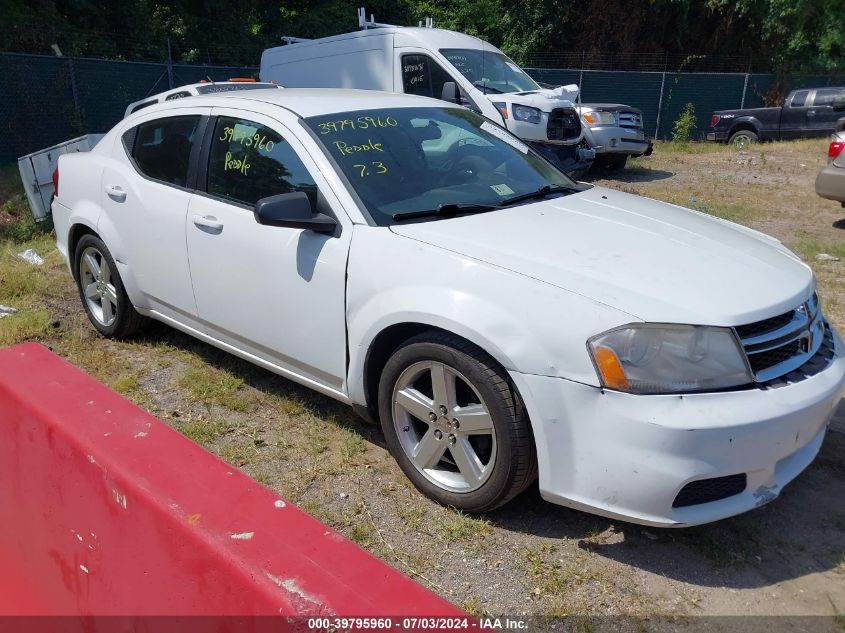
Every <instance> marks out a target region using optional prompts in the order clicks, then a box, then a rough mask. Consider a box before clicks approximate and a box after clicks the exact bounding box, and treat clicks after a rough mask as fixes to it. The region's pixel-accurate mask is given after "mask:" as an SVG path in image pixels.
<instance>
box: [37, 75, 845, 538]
mask: <svg viewBox="0 0 845 633" xmlns="http://www.w3.org/2000/svg"><path fill="white" fill-rule="evenodd" d="M54 177H55V180H56V184H57V196H56V199H55V201H54V202H53V207H52V209H53V218H54V222H55V226H56V233H57V236H58V247H59V250H60V251H61V253H62V254H63V255H64V257H65V258H66V259H67V262H68V265H69V268H70V270H71V272H72V274H73V278H74V279H75V281H76V284H77V285H78V288H79V295H80V298H81V301H82V305H83V306H84V309H85V310H86V312H87V314H88V317H89V318H90V320H91V323H92V324H93V326H94V327H95V328H96V329H97V330H98V331H99V332H100V333H101V334H102V335H104V336H107V337H115V338H122V337H127V336H130V335H132V334H133V333H135V332H137V331H138V329H139V328H140V327H141V326H142V325H143V323H144V321H145V320H146V319H148V318H152V319H157V320H159V321H163V322H164V323H167V324H169V325H171V326H173V327H175V328H178V329H179V330H182V331H184V332H187V333H189V334H191V335H192V336H195V337H197V338H199V339H201V340H203V341H206V342H208V343H210V344H211V345H215V346H217V347H219V348H221V349H224V350H227V351H228V352H231V353H232V354H235V355H237V356H240V357H242V358H245V359H248V360H250V361H252V362H253V363H256V364H257V365H260V366H262V367H265V368H267V369H269V370H270V371H273V372H276V373H277V374H279V375H280V376H283V377H285V378H288V379H290V380H294V381H296V382H299V383H301V384H303V385H307V386H309V387H311V388H313V389H315V390H317V391H319V392H321V393H323V394H326V395H328V396H330V397H332V398H336V399H337V400H340V401H342V402H345V403H348V404H350V405H352V406H353V407H354V408H355V409H356V410H357V411H358V412H359V413H360V414H361V415H363V416H365V417H367V418H369V419H371V420H373V421H375V420H378V421H379V422H380V424H381V427H382V429H383V432H384V436H385V441H386V444H387V447H388V448H389V450H390V452H391V453H392V455H393V456H394V457H395V459H396V460H397V462H398V463H399V465H400V466H401V468H402V470H403V471H404V473H405V474H406V475H407V476H408V478H409V479H410V480H411V481H412V482H413V483H414V485H415V486H416V487H417V488H418V489H419V490H420V491H422V492H423V493H424V494H426V495H428V496H429V497H430V498H432V499H434V500H436V501H438V502H439V503H442V504H446V505H449V506H453V507H455V508H459V509H462V510H465V511H468V512H483V511H488V510H491V509H493V508H496V507H498V506H500V505H502V504H504V503H505V502H507V501H508V500H510V499H512V498H513V497H514V496H516V495H518V494H519V493H520V492H521V491H523V490H524V489H526V488H527V487H528V486H530V485H532V484H533V482H534V481H536V480H537V479H539V488H540V492H541V494H542V496H543V498H545V499H547V500H549V501H552V502H555V503H559V504H563V505H566V506H570V507H573V508H578V509H582V510H585V511H588V512H594V513H598V514H601V515H605V516H609V517H617V518H622V519H625V520H628V521H634V522H637V523H642V524H649V525H657V526H684V525H692V524H698V523H704V522H708V521H713V520H716V519H720V518H723V517H727V516H730V515H734V514H737V513H740V512H743V511H746V510H750V509H752V508H755V507H757V506H760V505H762V504H764V503H767V502H769V501H771V500H772V499H774V498H775V497H776V496H777V495H778V494H779V492H780V491H781V489H782V488H783V486H785V485H786V484H787V483H788V482H789V481H791V480H792V479H793V478H795V477H796V476H797V475H798V474H799V473H800V472H801V471H802V470H803V469H804V468H805V467H806V466H807V465H808V464H810V462H812V460H813V458H814V457H815V456H816V454H817V453H818V451H819V448H820V446H821V444H822V441H823V438H824V436H825V432H826V428H827V424H828V421H829V418H830V416H831V413H832V411H833V409H834V407H835V405H836V404H837V402H838V401H839V398H840V395H841V393H842V390H843V383H844V382H845V359H843V356H842V342H841V341H840V339H839V337H838V336H837V334H836V332H835V331H834V330H833V328H832V327H831V326H830V324H829V323H828V322H827V321H826V320H825V318H824V316H823V313H822V310H821V307H820V303H819V299H818V297H817V295H816V288H815V279H814V277H813V273H812V272H811V270H810V269H809V268H808V267H807V266H806V265H805V264H803V263H802V262H801V261H800V260H799V259H798V258H797V257H796V256H795V255H793V254H792V253H791V252H790V251H789V250H787V249H786V248H785V247H784V246H783V245H782V244H781V243H780V242H778V241H777V240H775V239H773V238H770V237H767V236H765V235H763V234H761V233H758V232H755V231H753V230H750V229H747V228H744V227H741V226H738V225H735V224H731V223H729V222H725V221H722V220H719V219H716V218H713V217H710V216H707V215H704V214H701V213H697V212H695V211H690V210H688V209H684V208H680V207H677V206H673V205H669V204H663V203H660V202H655V201H653V200H649V199H646V198H641V197H637V196H634V195H630V194H626V193H622V192H618V191H613V190H609V189H603V188H600V187H592V186H589V185H584V184H578V183H575V182H573V181H571V180H569V179H568V178H567V177H566V176H564V175H562V174H561V173H560V172H558V171H557V170H556V169H554V168H553V167H552V166H551V165H550V164H549V163H547V162H546V161H545V160H544V159H543V158H541V157H540V156H538V155H537V154H535V153H534V152H533V151H532V150H531V149H530V148H529V147H527V146H526V145H525V144H524V143H523V142H522V141H520V140H519V139H518V138H516V137H514V136H512V135H511V134H510V133H508V132H507V131H506V130H504V129H503V128H501V127H498V126H496V125H495V124H493V123H491V122H490V121H488V120H486V119H484V118H483V117H481V116H477V115H476V114H474V113H473V112H471V111H469V110H467V109H464V108H461V107H459V106H454V105H451V104H444V103H443V102H442V101H436V100H432V99H426V98H422V97H414V96H408V95H396V94H386V93H378V92H372V91H360V92H359V91H348V90H326V89H315V90H273V89H268V90H261V89H255V90H249V91H244V92H238V93H229V94H211V95H204V96H192V97H186V98H184V99H179V100H176V101H167V102H165V103H161V104H159V105H153V106H150V107H149V108H145V109H143V110H141V111H139V112H137V113H135V114H131V115H130V116H128V117H127V118H125V119H124V120H123V121H121V122H120V123H119V124H118V125H117V126H115V128H114V129H112V130H111V131H110V132H109V133H108V134H107V135H106V136H105V137H104V138H103V140H101V141H100V143H99V144H98V145H97V146H96V147H95V148H94V149H93V150H92V151H91V152H89V153H84V154H82V153H80V154H68V155H64V156H62V157H61V158H60V159H59V167H58V170H57V173H56V174H55V176H54Z"/></svg>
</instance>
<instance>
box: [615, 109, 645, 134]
mask: <svg viewBox="0 0 845 633" xmlns="http://www.w3.org/2000/svg"><path fill="white" fill-rule="evenodd" d="M619 127H626V128H630V129H632V130H641V129H642V128H643V117H642V115H641V114H640V113H639V112H620V113H619Z"/></svg>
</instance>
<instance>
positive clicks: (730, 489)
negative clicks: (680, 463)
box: [672, 473, 748, 508]
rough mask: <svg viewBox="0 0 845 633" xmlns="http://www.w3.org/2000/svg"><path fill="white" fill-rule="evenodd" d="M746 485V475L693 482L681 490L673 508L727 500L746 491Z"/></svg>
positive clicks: (673, 503)
mask: <svg viewBox="0 0 845 633" xmlns="http://www.w3.org/2000/svg"><path fill="white" fill-rule="evenodd" d="M746 485H748V481H747V478H746V476H745V473H741V474H739V475H728V476H727V477H713V478H712V479H699V480H698V481H691V482H689V483H688V484H687V485H686V486H684V487H683V488H681V491H680V492H679V493H678V496H677V497H675V500H674V501H673V502H672V507H673V508H686V507H688V506H697V505H698V504H700V503H710V502H711V501H720V500H721V499H727V498H728V497H733V496H734V495H738V494H739V493H741V492H742V491H743V490H745V487H746Z"/></svg>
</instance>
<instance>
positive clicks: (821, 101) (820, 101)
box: [813, 88, 843, 106]
mask: <svg viewBox="0 0 845 633" xmlns="http://www.w3.org/2000/svg"><path fill="white" fill-rule="evenodd" d="M840 94H843V92H842V91H841V90H839V89H837V88H819V89H818V90H816V97H815V99H813V105H817V106H829V105H831V104H832V103H833V98H834V97H836V96H837V95H840Z"/></svg>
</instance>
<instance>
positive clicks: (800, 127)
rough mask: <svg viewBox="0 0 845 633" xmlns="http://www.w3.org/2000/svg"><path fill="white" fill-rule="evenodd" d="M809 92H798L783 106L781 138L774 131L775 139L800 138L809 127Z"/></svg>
mask: <svg viewBox="0 0 845 633" xmlns="http://www.w3.org/2000/svg"><path fill="white" fill-rule="evenodd" d="M809 92H810V91H809V90H796V91H795V92H794V93H792V97H791V98H790V99H789V100H788V102H787V103H785V104H784V105H783V108H781V113H780V117H781V118H780V136H778V133H777V131H776V130H775V131H774V135H773V138H782V139H788V138H799V137H800V136H802V135H803V134H804V128H805V127H806V126H807V96H808V95H809Z"/></svg>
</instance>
